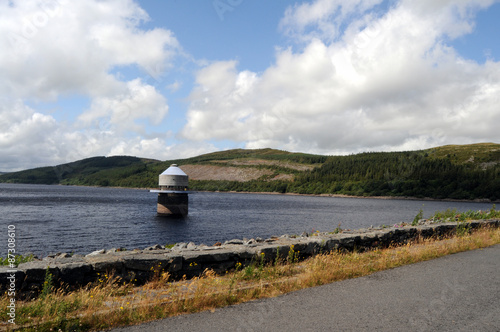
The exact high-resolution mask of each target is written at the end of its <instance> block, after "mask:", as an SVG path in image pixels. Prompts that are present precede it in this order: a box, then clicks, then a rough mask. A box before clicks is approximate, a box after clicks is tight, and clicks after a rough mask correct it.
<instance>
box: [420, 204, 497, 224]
mask: <svg viewBox="0 0 500 332" xmlns="http://www.w3.org/2000/svg"><path fill="white" fill-rule="evenodd" d="M417 217H418V216H417ZM417 217H415V219H416V218H417ZM495 218H500V211H497V210H496V205H495V204H493V206H492V207H491V209H490V210H484V211H482V210H479V211H474V210H468V211H466V212H458V211H457V209H447V210H446V211H438V212H436V213H435V214H434V215H433V216H432V217H431V218H429V220H431V221H433V222H450V221H457V222H465V221H467V220H482V219H495Z"/></svg>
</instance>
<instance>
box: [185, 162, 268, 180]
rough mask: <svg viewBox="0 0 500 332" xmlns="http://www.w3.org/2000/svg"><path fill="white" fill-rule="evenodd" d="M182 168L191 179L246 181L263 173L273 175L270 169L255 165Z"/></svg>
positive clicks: (188, 166) (186, 166) (254, 178)
mask: <svg viewBox="0 0 500 332" xmlns="http://www.w3.org/2000/svg"><path fill="white" fill-rule="evenodd" d="M180 168H181V169H182V170H183V171H184V172H185V173H186V174H187V175H188V176H189V179H190V180H219V181H220V180H226V181H239V182H246V181H250V180H256V179H258V178H260V177H261V176H263V175H271V174H272V173H273V172H272V171H271V170H268V169H257V168H253V167H231V166H215V165H182V166H180Z"/></svg>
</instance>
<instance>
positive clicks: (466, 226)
mask: <svg viewBox="0 0 500 332" xmlns="http://www.w3.org/2000/svg"><path fill="white" fill-rule="evenodd" d="M471 232H472V228H471V224H470V222H465V221H463V222H459V223H458V224H457V230H456V233H457V236H458V237H463V236H465V235H469V234H470V233H471Z"/></svg>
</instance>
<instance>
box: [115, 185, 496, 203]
mask: <svg viewBox="0 0 500 332" xmlns="http://www.w3.org/2000/svg"><path fill="white" fill-rule="evenodd" d="M121 188H123V187H121ZM135 189H139V188H135ZM148 190H149V189H148ZM192 191H194V192H210V193H231V194H262V195H289V196H311V197H336V198H364V199H386V200H391V199H392V200H406V201H436V202H470V203H493V204H494V203H500V199H497V200H495V201H492V200H490V199H488V198H476V199H454V198H431V197H423V198H419V197H411V196H354V195H343V194H298V193H279V192H265V191H263V192H258V191H255V192H254V191H209V190H207V191H204V190H192Z"/></svg>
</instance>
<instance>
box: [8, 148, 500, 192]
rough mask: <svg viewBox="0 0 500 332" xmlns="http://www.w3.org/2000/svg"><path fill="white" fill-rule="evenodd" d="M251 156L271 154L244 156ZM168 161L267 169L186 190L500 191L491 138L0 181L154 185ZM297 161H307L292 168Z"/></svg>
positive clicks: (84, 167) (115, 163)
mask: <svg viewBox="0 0 500 332" xmlns="http://www.w3.org/2000/svg"><path fill="white" fill-rule="evenodd" d="M256 160H264V161H266V160H267V161H273V162H272V163H271V162H269V163H267V164H266V163H255V164H252V163H251V161H256ZM172 163H177V164H179V165H181V167H182V165H217V166H219V167H221V172H223V169H224V167H225V166H231V167H243V168H249V167H256V168H265V169H268V170H270V171H271V172H268V174H266V175H264V176H262V177H261V178H259V179H254V180H250V181H222V180H193V179H191V180H190V183H189V186H190V189H191V190H206V191H244V192H278V193H299V194H343V195H354V196H393V197H404V196H406V197H417V198H424V197H428V198H435V199H445V198H451V199H467V200H470V199H489V200H492V201H494V200H498V199H500V144H493V143H483V144H472V145H462V146H456V145H452V146H443V147H437V148H433V149H428V150H421V151H411V152H371V153H361V154H356V155H349V156H329V157H327V156H319V155H312V154H304V153H290V152H286V151H280V150H273V149H260V150H243V149H236V150H229V151H223V152H214V153H210V154H206V155H201V156H198V157H194V158H188V159H181V160H170V161H164V162H161V161H158V160H151V159H141V158H136V157H127V156H117V157H108V158H105V157H95V158H89V159H84V160H81V161H77V162H74V163H69V164H64V165H59V166H55V167H42V168H37V169H33V170H27V171H21V172H14V173H8V174H3V175H0V182H14V183H40V184H41V183H43V184H66V185H89V186H116V187H135V188H154V187H157V183H158V175H159V174H160V173H161V172H163V171H164V170H165V169H166V168H167V167H168V166H169V165H170V164H172ZM290 165H293V166H295V167H291V166H290ZM297 165H304V166H307V167H305V168H304V170H299V169H298V168H297V167H296V166H297ZM269 173H270V174H269ZM282 175H287V176H286V177H283V176H282ZM284 179H285V180H284Z"/></svg>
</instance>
